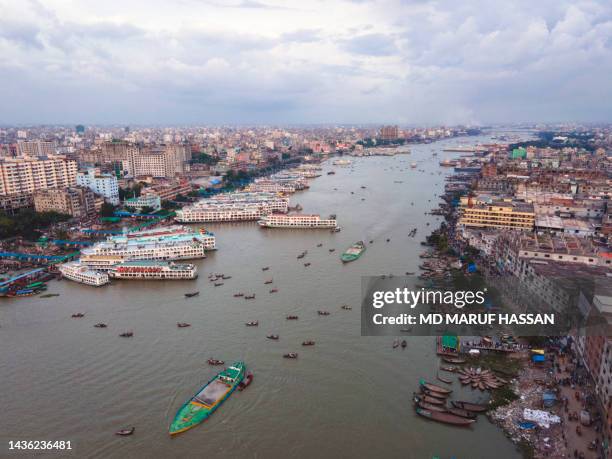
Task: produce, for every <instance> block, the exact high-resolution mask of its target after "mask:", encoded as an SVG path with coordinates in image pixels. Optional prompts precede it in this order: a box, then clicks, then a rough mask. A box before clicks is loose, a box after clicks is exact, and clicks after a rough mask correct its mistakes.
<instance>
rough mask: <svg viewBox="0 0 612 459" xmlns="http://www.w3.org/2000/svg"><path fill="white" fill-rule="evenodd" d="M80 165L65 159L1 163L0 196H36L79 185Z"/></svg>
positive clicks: (50, 157)
mask: <svg viewBox="0 0 612 459" xmlns="http://www.w3.org/2000/svg"><path fill="white" fill-rule="evenodd" d="M76 175H77V162H76V161H74V160H72V159H68V158H66V157H65V156H59V155H58V156H49V157H41V158H29V157H17V158H2V159H0V194H2V195H6V194H12V193H22V194H32V193H34V191H36V190H44V189H47V188H64V187H69V186H73V185H75V184H76Z"/></svg>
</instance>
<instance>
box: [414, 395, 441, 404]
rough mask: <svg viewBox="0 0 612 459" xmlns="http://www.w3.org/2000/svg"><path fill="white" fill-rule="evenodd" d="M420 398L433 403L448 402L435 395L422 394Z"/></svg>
mask: <svg viewBox="0 0 612 459" xmlns="http://www.w3.org/2000/svg"><path fill="white" fill-rule="evenodd" d="M420 398H421V400H422V401H423V402H427V403H431V404H432V405H445V404H446V401H445V400H440V399H437V398H433V397H430V396H429V395H422V396H420Z"/></svg>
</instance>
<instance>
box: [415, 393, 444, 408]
mask: <svg viewBox="0 0 612 459" xmlns="http://www.w3.org/2000/svg"><path fill="white" fill-rule="evenodd" d="M412 399H413V401H414V403H415V405H417V406H418V407H419V408H423V409H425V410H431V411H440V412H445V411H447V410H446V408H445V407H444V406H441V405H434V404H432V403H427V402H425V401H424V400H423V399H422V397H420V396H419V395H418V394H414V396H413V398H412Z"/></svg>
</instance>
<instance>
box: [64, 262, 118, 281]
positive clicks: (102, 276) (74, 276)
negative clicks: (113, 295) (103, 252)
mask: <svg viewBox="0 0 612 459" xmlns="http://www.w3.org/2000/svg"><path fill="white" fill-rule="evenodd" d="M58 269H59V272H60V273H62V276H64V277H65V278H66V279H70V280H72V281H75V282H80V283H81V284H86V285H93V286H94V287H99V286H101V285H105V284H108V282H109V279H108V274H106V273H101V272H98V271H94V270H92V269H90V268H89V267H88V266H85V265H82V264H81V263H79V262H78V261H71V262H68V263H64V264H62V265H59V267H58Z"/></svg>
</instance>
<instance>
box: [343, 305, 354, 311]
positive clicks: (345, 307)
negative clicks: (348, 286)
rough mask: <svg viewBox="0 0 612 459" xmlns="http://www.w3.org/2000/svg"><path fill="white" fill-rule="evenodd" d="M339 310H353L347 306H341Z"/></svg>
mask: <svg viewBox="0 0 612 459" xmlns="http://www.w3.org/2000/svg"><path fill="white" fill-rule="evenodd" d="M341 309H344V310H345V311H350V310H352V309H353V308H351V307H350V306H349V305H348V304H343V305H342V306H341Z"/></svg>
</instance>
